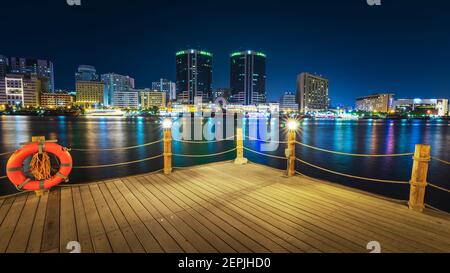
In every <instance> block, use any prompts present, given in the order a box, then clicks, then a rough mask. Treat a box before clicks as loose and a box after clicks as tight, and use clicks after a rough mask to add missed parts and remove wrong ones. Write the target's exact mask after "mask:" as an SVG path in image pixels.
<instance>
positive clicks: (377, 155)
mask: <svg viewBox="0 0 450 273" xmlns="http://www.w3.org/2000/svg"><path fill="white" fill-rule="evenodd" d="M295 143H296V144H299V145H302V146H304V147H307V148H310V149H314V150H318V151H321V152H326V153H332V154H338V155H348V156H359V157H396V156H410V155H414V153H403V154H352V153H344V152H336V151H332V150H326V149H322V148H318V147H314V146H311V145H308V144H305V143H302V142H298V141H296V142H295Z"/></svg>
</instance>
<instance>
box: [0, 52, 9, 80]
mask: <svg viewBox="0 0 450 273" xmlns="http://www.w3.org/2000/svg"><path fill="white" fill-rule="evenodd" d="M8 63H9V62H8V58H7V57H6V56H3V55H0V78H2V77H5V76H6V73H8Z"/></svg>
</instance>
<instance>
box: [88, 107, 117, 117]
mask: <svg viewBox="0 0 450 273" xmlns="http://www.w3.org/2000/svg"><path fill="white" fill-rule="evenodd" d="M85 115H86V116H88V117H123V116H125V112H123V111H122V110H115V109H93V110H86V111H85Z"/></svg>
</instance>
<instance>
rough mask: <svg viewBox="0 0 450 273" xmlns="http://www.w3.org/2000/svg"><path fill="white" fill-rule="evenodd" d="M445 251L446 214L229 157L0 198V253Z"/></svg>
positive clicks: (449, 237) (448, 245) (449, 228)
mask: <svg viewBox="0 0 450 273" xmlns="http://www.w3.org/2000/svg"><path fill="white" fill-rule="evenodd" d="M374 240H375V241H379V242H380V243H381V244H382V251H383V252H394V253H397V252H429V253H432V252H450V217H449V216H447V215H443V214H442V215H441V214H439V213H432V214H429V213H428V212H427V211H426V212H425V213H417V212H413V211H410V210H409V209H408V208H407V207H406V206H405V205H404V204H400V203H397V202H392V201H389V200H385V199H381V198H380V197H377V196H375V195H371V194H366V193H364V192H361V191H359V190H354V189H351V188H348V187H345V186H340V185H334V184H332V183H331V182H325V181H320V180H315V179H311V178H308V177H305V176H295V177H291V178H286V177H285V176H284V174H283V172H281V171H279V170H275V169H272V168H269V167H265V166H262V165H257V164H248V165H245V166H238V165H234V164H232V163H228V162H221V163H215V164H208V165H205V166H200V167H196V168H191V169H183V170H177V171H175V172H173V173H172V174H171V175H168V176H166V175H162V174H160V173H156V174H143V175H137V176H131V177H125V178H122V179H112V180H107V181H103V182H98V183H93V184H87V185H86V184H84V185H68V187H60V188H55V189H53V190H52V191H50V193H48V194H45V195H44V196H42V197H36V196H35V195H34V194H33V193H25V194H22V195H15V196H10V197H3V198H2V197H0V252H12V253H22V252H32V253H34V252H67V250H66V249H65V247H66V245H67V243H68V242H69V241H78V242H80V243H81V251H82V252H83V253H89V252H100V253H105V252H150V253H156V252H158V253H159V252H188V253H193V252H226V253H235V252H238V253H244V252H257V253H263V252H367V250H366V248H365V247H366V244H367V243H368V242H369V241H374Z"/></svg>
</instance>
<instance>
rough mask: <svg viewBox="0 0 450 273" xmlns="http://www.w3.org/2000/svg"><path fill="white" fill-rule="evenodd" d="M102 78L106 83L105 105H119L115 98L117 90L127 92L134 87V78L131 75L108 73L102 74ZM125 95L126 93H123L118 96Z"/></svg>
mask: <svg viewBox="0 0 450 273" xmlns="http://www.w3.org/2000/svg"><path fill="white" fill-rule="evenodd" d="M101 80H102V82H103V83H104V84H105V94H104V105H105V106H117V107H119V106H118V105H116V104H118V103H116V102H115V100H114V98H115V96H114V94H115V93H116V92H127V91H130V89H134V79H133V78H132V77H130V76H124V75H119V74H116V73H107V74H102V75H101ZM123 96H124V95H123V94H121V95H120V96H117V98H121V97H123ZM125 96H126V95H125ZM120 103H122V102H120Z"/></svg>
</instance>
